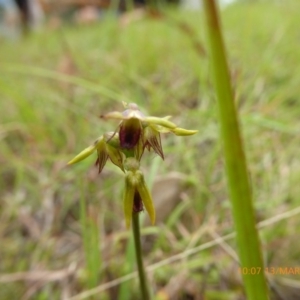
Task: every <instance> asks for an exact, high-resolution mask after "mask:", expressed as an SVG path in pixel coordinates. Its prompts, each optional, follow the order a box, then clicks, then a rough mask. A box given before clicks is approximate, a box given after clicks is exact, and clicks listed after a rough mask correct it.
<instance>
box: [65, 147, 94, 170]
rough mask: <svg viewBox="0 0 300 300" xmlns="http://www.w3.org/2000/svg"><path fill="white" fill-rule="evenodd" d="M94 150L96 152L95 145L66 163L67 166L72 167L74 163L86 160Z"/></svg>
mask: <svg viewBox="0 0 300 300" xmlns="http://www.w3.org/2000/svg"><path fill="white" fill-rule="evenodd" d="M95 150H96V146H95V145H93V146H89V147H87V148H85V149H84V150H83V151H81V152H80V153H79V154H78V155H76V156H75V157H74V158H73V159H71V160H70V161H69V162H68V165H73V164H76V163H78V162H80V161H82V160H84V159H85V158H87V157H88V156H90V155H91V154H92V153H93V152H94V151H95Z"/></svg>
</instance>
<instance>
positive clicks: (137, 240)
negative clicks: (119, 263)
mask: <svg viewBox="0 0 300 300" xmlns="http://www.w3.org/2000/svg"><path fill="white" fill-rule="evenodd" d="M132 231H133V236H134V247H135V254H136V262H137V267H138V274H139V279H140V287H141V293H142V296H143V297H142V299H143V300H150V299H151V298H150V293H149V288H148V283H147V278H146V273H145V268H144V263H143V256H142V249H141V233H140V221H139V214H138V213H133V214H132Z"/></svg>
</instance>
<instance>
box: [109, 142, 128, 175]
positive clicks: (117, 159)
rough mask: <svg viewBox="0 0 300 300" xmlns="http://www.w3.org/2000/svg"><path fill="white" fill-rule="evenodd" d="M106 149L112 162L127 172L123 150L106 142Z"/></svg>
mask: <svg viewBox="0 0 300 300" xmlns="http://www.w3.org/2000/svg"><path fill="white" fill-rule="evenodd" d="M106 150H107V154H108V156H109V158H110V160H111V161H112V163H113V164H115V165H116V166H117V167H119V168H120V169H121V170H122V171H123V172H125V170H124V167H123V157H122V154H121V152H120V151H119V150H117V149H116V148H114V147H113V146H111V145H109V144H106Z"/></svg>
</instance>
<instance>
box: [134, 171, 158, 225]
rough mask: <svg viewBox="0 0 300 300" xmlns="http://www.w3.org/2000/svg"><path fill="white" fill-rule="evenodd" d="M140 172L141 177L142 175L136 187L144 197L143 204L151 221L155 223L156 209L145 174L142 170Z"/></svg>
mask: <svg viewBox="0 0 300 300" xmlns="http://www.w3.org/2000/svg"><path fill="white" fill-rule="evenodd" d="M139 173H140V175H141V177H140V180H139V183H138V185H137V187H136V188H137V190H138V192H139V194H140V196H141V198H142V201H143V204H144V206H145V208H146V210H147V212H148V214H149V217H150V220H151V223H152V224H154V223H155V209H154V205H153V201H152V197H151V194H150V192H149V190H148V188H147V186H146V182H145V179H144V176H143V174H142V173H141V172H139Z"/></svg>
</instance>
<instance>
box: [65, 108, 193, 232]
mask: <svg viewBox="0 0 300 300" xmlns="http://www.w3.org/2000/svg"><path fill="white" fill-rule="evenodd" d="M125 108H126V109H125V110H124V111H123V112H117V111H115V112H111V113H108V114H106V115H103V116H101V117H102V118H103V119H115V120H119V121H120V123H119V126H118V128H117V130H116V131H115V132H109V133H106V134H103V135H102V136H101V137H99V138H98V139H97V140H96V141H95V142H94V144H93V145H91V146H89V147H87V148H86V149H84V150H83V151H81V152H80V153H79V154H78V155H77V156H75V157H74V158H73V159H72V160H71V161H69V163H68V165H72V164H74V163H77V162H80V161H81V160H83V159H85V158H86V157H88V156H90V155H91V154H93V153H94V152H96V153H97V160H96V166H97V167H98V171H99V173H100V172H101V171H102V170H103V168H104V166H105V164H106V162H107V160H108V159H110V160H111V162H112V163H113V164H115V165H116V166H117V167H119V168H120V169H121V170H122V171H123V172H124V173H125V190H124V197H123V205H124V214H125V220H126V226H127V227H129V226H130V223H131V218H132V214H133V213H139V212H140V211H143V210H144V207H145V209H146V211H147V212H148V214H149V217H150V219H151V222H152V223H154V222H155V210H154V206H153V201H152V197H151V194H150V192H149V190H148V188H147V185H146V182H145V179H144V175H143V173H142V172H141V171H140V170H139V164H140V160H141V158H142V156H143V153H144V150H145V149H148V150H149V151H150V150H151V149H153V150H154V152H155V153H156V154H158V155H159V156H160V157H161V158H162V159H164V153H163V148H162V144H161V137H160V134H161V133H168V132H172V133H174V134H175V135H179V136H187V135H192V134H195V133H196V132H197V130H187V129H183V128H179V127H177V126H176V125H175V124H174V123H173V122H171V121H170V120H169V119H170V117H169V116H167V117H164V118H158V117H151V116H145V115H144V114H143V113H142V112H141V111H140V109H139V108H138V106H137V105H136V104H135V103H129V104H128V105H127V104H125Z"/></svg>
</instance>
